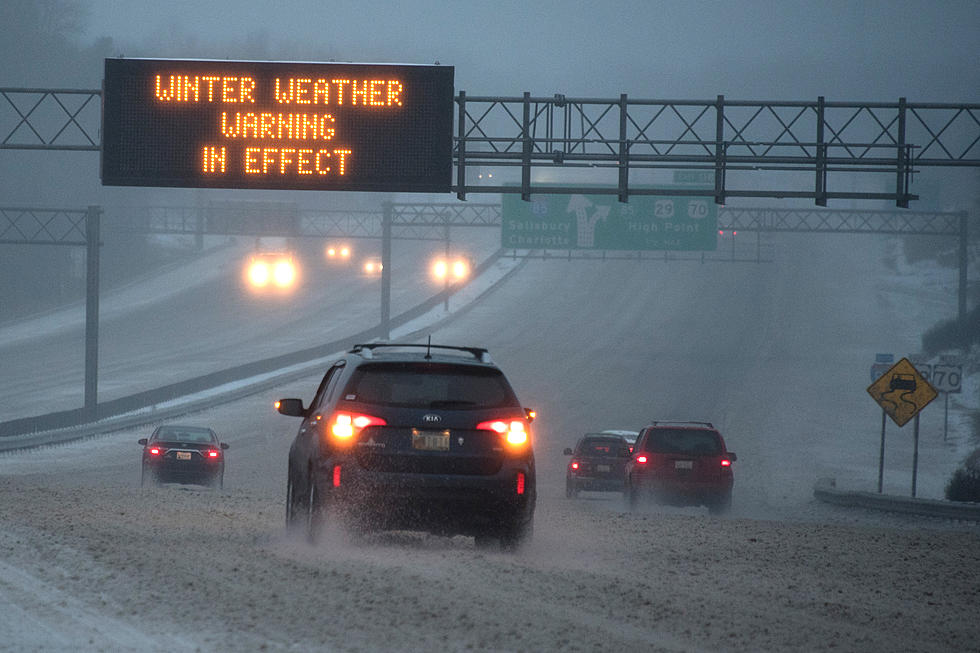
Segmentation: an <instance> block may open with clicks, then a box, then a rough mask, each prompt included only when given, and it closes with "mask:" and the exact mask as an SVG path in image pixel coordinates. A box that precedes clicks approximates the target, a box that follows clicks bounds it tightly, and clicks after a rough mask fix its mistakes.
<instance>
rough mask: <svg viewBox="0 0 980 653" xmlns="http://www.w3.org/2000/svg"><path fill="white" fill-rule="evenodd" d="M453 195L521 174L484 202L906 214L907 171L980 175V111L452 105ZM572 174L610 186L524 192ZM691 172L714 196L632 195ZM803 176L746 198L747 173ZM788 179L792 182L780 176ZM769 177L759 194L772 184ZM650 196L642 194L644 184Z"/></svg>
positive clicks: (711, 103)
mask: <svg viewBox="0 0 980 653" xmlns="http://www.w3.org/2000/svg"><path fill="white" fill-rule="evenodd" d="M456 103H457V109H458V117H457V121H456V122H457V130H458V131H457V137H456V145H455V146H456V151H455V160H456V163H457V183H456V186H457V195H458V197H459V199H464V198H465V196H466V193H467V192H472V188H471V186H469V185H468V183H467V178H466V169H467V167H473V166H492V165H509V166H519V167H520V168H521V181H520V185H519V187H518V188H516V189H515V188H514V187H512V186H511V187H508V186H497V187H491V188H485V189H484V190H485V192H520V193H521V195H522V197H523V198H524V199H528V198H529V196H530V194H531V193H571V192H578V193H589V194H599V193H607V194H616V195H618V196H619V200H620V201H622V202H625V201H627V200H628V198H629V196H630V195H667V194H673V195H700V196H710V197H713V198H714V200H715V202H716V203H718V204H724V203H725V201H726V199H727V198H732V197H777V198H789V197H794V198H811V199H813V200H814V201H815V203H816V204H817V205H819V206H826V203H827V200H828V199H879V200H881V199H890V200H895V201H896V203H897V205H898V206H900V207H902V208H908V202H909V200H911V199H915V198H916V196H914V195H912V194H911V193H910V192H909V184H910V181H911V176H912V174H913V172H915V171H916V170H917V169H920V168H923V167H927V166H967V167H977V166H980V105H977V104H937V103H911V102H908V101H907V100H906V99H905V98H901V99H899V101H898V102H894V103H868V102H827V101H826V100H825V99H824V98H823V97H819V98H817V99H816V101H804V102H784V101H764V102H758V101H740V100H728V99H726V98H725V96H723V95H719V96H718V97H717V98H716V99H715V100H643V99H633V98H630V97H628V96H627V95H625V94H624V95H621V96H620V97H619V99H618V100H609V99H593V98H567V97H565V96H563V95H555V96H554V97H532V96H531V95H530V94H529V93H524V95H523V96H522V97H510V98H501V97H468V96H467V95H466V94H465V92H460V93H459V95H458V96H457V98H456ZM574 168H579V169H581V168H587V169H592V170H598V171H602V170H605V171H607V172H608V173H609V181H611V182H613V183H612V184H609V183H608V182H607V184H606V185H602V186H598V185H597V186H595V187H589V188H586V189H583V188H582V187H581V186H580V185H576V186H569V185H568V184H563V183H561V181H560V180H558V181H557V182H555V181H550V182H549V183H547V184H544V183H535V182H533V181H532V175H531V172H532V170H543V169H550V170H551V172H552V173H553V175H554V176H555V177H561V171H566V170H569V169H574ZM657 169H673V170H699V171H704V172H706V173H710V174H711V176H712V177H713V184H712V186H713V187H712V188H711V189H703V190H696V189H676V190H669V191H668V190H662V189H660V190H658V189H653V188H642V187H637V185H632V184H635V182H634V181H633V179H634V177H635V175H636V173H638V172H641V171H644V170H657ZM759 172H769V173H772V174H771V175H769V177H771V176H773V175H775V174H779V173H797V176H798V174H799V173H805V174H806V175H807V176H809V177H810V178H811V179H812V180H813V181H812V185H811V188H810V189H807V190H800V189H799V186H800V182H799V179H796V178H793V179H791V182H792V183H791V184H789V185H787V186H786V187H783V188H775V187H767V188H758V187H753V185H752V184H751V183H745V182H750V181H751V179H752V177H754V176H758V175H747V174H745V173H759ZM852 173H872V174H879V175H885V176H886V178H888V177H890V178H891V180H892V182H891V183H892V185H893V187H894V192H880V191H878V192H875V191H871V190H869V191H860V192H840V191H833V190H831V185H832V184H831V180H832V179H836V177H838V176H840V175H843V174H852ZM785 176H786V177H790V176H791V175H785ZM769 177H767V181H766V184H767V185H768V184H769V183H771V182H770V181H769ZM648 185H649V184H648Z"/></svg>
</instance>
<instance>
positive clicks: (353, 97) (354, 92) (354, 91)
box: [350, 79, 369, 106]
mask: <svg viewBox="0 0 980 653" xmlns="http://www.w3.org/2000/svg"><path fill="white" fill-rule="evenodd" d="M358 96H360V98H361V104H363V105H365V106H367V104H368V103H369V101H368V81H367V80H366V79H365V80H364V81H363V82H361V85H360V87H358V85H357V80H356V79H355V80H351V84H350V103H351V104H357V98H358Z"/></svg>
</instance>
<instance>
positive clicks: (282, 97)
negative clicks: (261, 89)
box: [275, 77, 293, 104]
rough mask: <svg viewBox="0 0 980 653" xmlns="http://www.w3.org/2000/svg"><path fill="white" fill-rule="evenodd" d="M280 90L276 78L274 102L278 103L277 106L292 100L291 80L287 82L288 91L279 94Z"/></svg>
mask: <svg viewBox="0 0 980 653" xmlns="http://www.w3.org/2000/svg"><path fill="white" fill-rule="evenodd" d="M280 88H281V87H280V81H279V78H278V77H276V88H275V95H276V102H278V103H279V104H286V103H288V102H289V101H291V100H292V99H293V80H291V79H290V80H289V90H288V91H285V92H281V91H280Z"/></svg>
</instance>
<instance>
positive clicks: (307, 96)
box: [101, 58, 455, 193]
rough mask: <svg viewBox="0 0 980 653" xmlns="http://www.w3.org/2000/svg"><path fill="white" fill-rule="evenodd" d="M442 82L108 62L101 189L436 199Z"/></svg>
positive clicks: (376, 68) (422, 77)
mask: <svg viewBox="0 0 980 653" xmlns="http://www.w3.org/2000/svg"><path fill="white" fill-rule="evenodd" d="M454 72H455V71H454V68H453V67H452V66H441V65H418V64H362V63H319V62H282V61H237V60H235V61H230V60H229V61H223V60H198V59H122V58H108V59H106V60H105V79H104V91H103V93H104V96H103V117H102V159H101V176H102V183H103V185H106V186H152V187H182V188H237V189H261V190H342V191H383V192H426V193H443V192H445V193H448V192H450V191H451V189H452V169H453V168H452V165H453V164H452V161H453V155H452V148H453V140H452V139H453V120H454V105H453V101H454V98H453V93H454V88H453V84H454ZM207 148H212V149H211V150H209V149H207ZM222 148H223V149H222Z"/></svg>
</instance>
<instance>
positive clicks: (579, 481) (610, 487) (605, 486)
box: [565, 476, 625, 492]
mask: <svg viewBox="0 0 980 653" xmlns="http://www.w3.org/2000/svg"><path fill="white" fill-rule="evenodd" d="M565 482H566V483H567V484H568V485H569V486H571V487H573V488H575V489H576V490H579V491H582V492H622V491H623V490H624V489H625V486H624V482H623V479H621V478H597V477H593V476H566V477H565Z"/></svg>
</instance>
